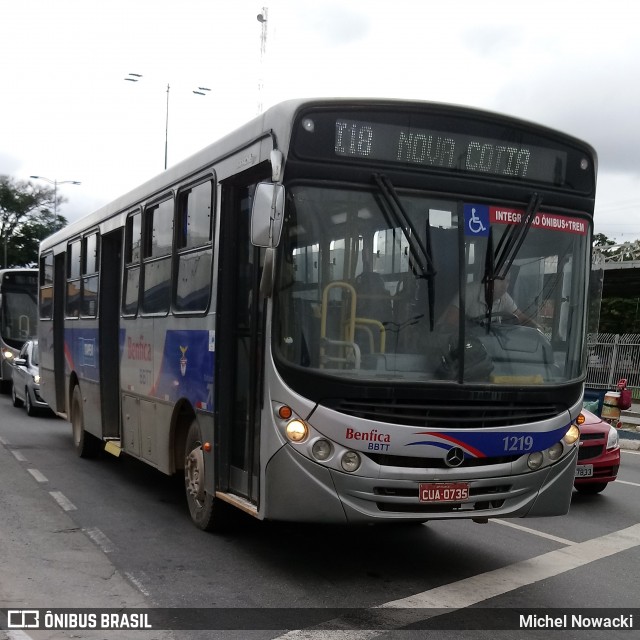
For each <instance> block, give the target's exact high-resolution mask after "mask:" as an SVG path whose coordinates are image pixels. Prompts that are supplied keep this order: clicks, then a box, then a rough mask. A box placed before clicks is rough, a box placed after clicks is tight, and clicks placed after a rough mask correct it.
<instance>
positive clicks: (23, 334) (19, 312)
mask: <svg viewBox="0 0 640 640" xmlns="http://www.w3.org/2000/svg"><path fill="white" fill-rule="evenodd" d="M37 317H38V303H37V300H36V296H35V289H34V290H33V291H29V290H27V288H23V289H13V288H5V289H4V290H3V292H2V316H1V318H0V335H1V336H2V339H3V340H4V341H5V342H6V343H7V344H8V345H11V346H14V347H15V348H20V347H21V346H22V344H23V343H24V342H25V340H27V339H29V338H31V337H32V336H34V335H35V333H36V330H37Z"/></svg>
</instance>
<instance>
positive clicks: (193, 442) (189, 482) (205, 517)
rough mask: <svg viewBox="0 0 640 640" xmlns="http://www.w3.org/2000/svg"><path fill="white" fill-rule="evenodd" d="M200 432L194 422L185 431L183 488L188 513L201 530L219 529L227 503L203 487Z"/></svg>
mask: <svg viewBox="0 0 640 640" xmlns="http://www.w3.org/2000/svg"><path fill="white" fill-rule="evenodd" d="M204 475H205V474H204V452H203V450H202V434H201V432H200V427H199V426H198V424H197V423H196V422H192V423H191V426H190V427H189V431H188V433H187V440H186V443H185V453H184V488H185V494H186V496H187V504H188V505H189V513H190V514H191V519H192V520H193V522H194V524H195V525H196V526H197V527H198V528H200V529H202V530H203V531H220V530H221V529H223V528H224V526H225V524H226V519H227V517H226V515H227V513H226V512H227V505H226V504H225V503H223V502H221V501H220V500H217V499H216V498H215V497H214V496H213V495H211V493H208V492H207V491H206V489H205V477H204Z"/></svg>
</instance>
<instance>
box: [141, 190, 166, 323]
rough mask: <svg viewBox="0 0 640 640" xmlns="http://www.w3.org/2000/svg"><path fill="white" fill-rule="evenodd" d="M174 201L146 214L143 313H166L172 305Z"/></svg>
mask: <svg viewBox="0 0 640 640" xmlns="http://www.w3.org/2000/svg"><path fill="white" fill-rule="evenodd" d="M172 244H173V198H170V199H168V200H164V201H163V202H161V203H160V204H157V205H155V206H153V207H149V208H148V209H147V210H146V211H145V217H144V232H143V247H144V250H143V256H142V260H143V263H144V272H143V278H144V284H143V290H142V312H143V313H167V312H168V311H169V305H170V302H171V249H172Z"/></svg>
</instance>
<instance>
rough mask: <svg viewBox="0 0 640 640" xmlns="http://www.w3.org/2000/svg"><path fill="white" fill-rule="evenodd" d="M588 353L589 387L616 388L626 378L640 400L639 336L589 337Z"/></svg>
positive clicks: (587, 382)
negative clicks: (619, 381)
mask: <svg viewBox="0 0 640 640" xmlns="http://www.w3.org/2000/svg"><path fill="white" fill-rule="evenodd" d="M587 353H588V356H587V358H588V360H587V381H586V385H587V387H591V388H594V389H614V388H615V386H616V385H617V383H618V380H620V379H621V378H626V379H627V387H629V388H630V389H631V390H632V391H633V397H634V398H636V399H640V334H632V333H625V334H617V333H592V334H589V335H588V336H587Z"/></svg>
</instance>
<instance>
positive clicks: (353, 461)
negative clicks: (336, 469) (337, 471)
mask: <svg viewBox="0 0 640 640" xmlns="http://www.w3.org/2000/svg"><path fill="white" fill-rule="evenodd" d="M340 463H341V464H342V468H343V469H344V470H345V471H349V472H350V473H352V472H354V471H357V470H358V467H359V466H360V456H359V455H358V454H357V453H356V452H355V451H345V452H344V454H343V455H342V460H341V461H340Z"/></svg>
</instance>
